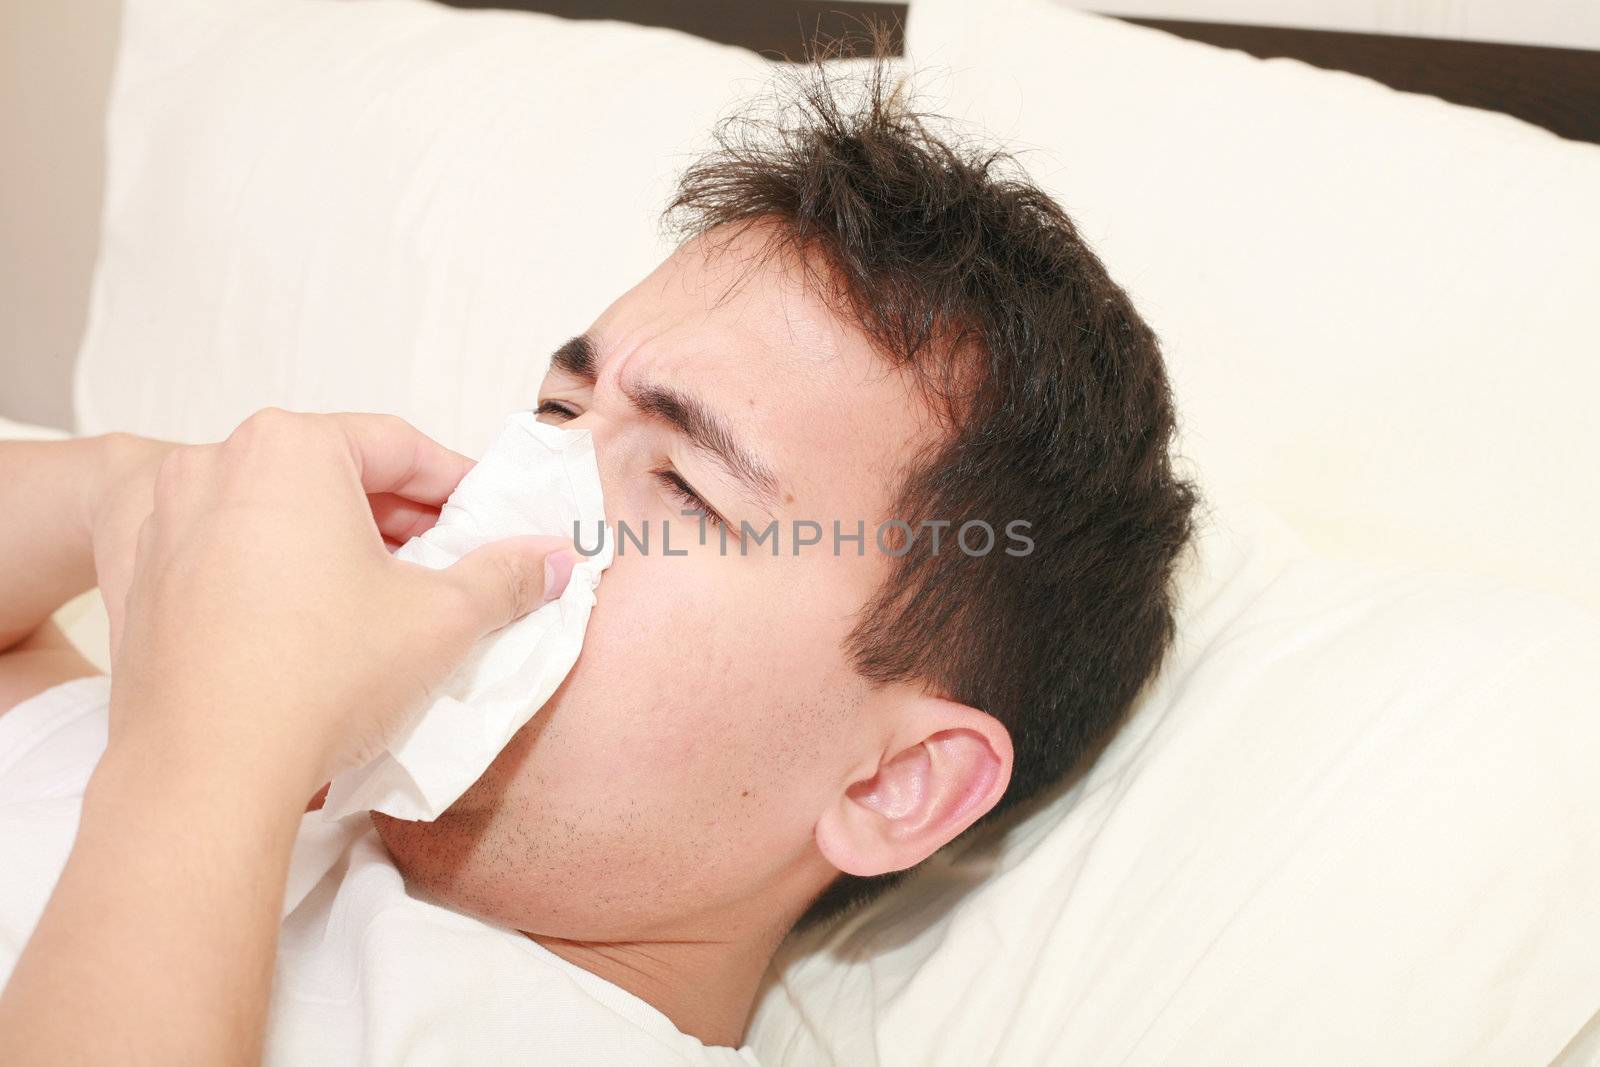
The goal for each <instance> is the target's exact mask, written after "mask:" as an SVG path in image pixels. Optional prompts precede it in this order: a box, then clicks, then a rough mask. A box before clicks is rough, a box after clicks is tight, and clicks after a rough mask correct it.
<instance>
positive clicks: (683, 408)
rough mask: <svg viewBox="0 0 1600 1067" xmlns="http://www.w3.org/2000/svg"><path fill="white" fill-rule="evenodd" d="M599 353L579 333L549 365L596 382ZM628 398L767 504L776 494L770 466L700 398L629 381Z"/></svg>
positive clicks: (579, 378)
mask: <svg viewBox="0 0 1600 1067" xmlns="http://www.w3.org/2000/svg"><path fill="white" fill-rule="evenodd" d="M599 364H600V361H599V357H598V356H597V355H596V352H595V345H594V341H593V340H591V339H590V337H589V335H588V334H579V335H578V336H576V337H574V338H572V339H571V340H569V341H567V342H566V343H565V344H563V345H562V346H561V347H560V348H558V349H556V350H555V352H554V353H553V354H552V355H551V356H550V369H551V370H558V371H560V372H562V373H563V374H566V375H569V376H571V377H573V378H576V379H578V380H579V381H582V382H587V383H589V384H590V385H593V384H594V383H595V381H596V379H597V378H598V377H599ZM626 391H627V395H628V399H629V400H630V401H631V402H632V403H633V406H634V407H636V408H638V409H639V411H640V413H641V414H643V415H646V416H648V417H649V418H653V419H659V420H661V421H662V422H665V423H667V424H668V425H670V426H672V427H674V428H675V429H677V430H678V431H679V432H680V433H682V434H683V435H684V436H685V437H687V438H688V439H689V441H690V443H691V444H693V445H694V446H695V447H696V448H698V449H700V450H701V451H702V452H706V453H708V454H710V455H711V456H712V458H714V459H715V460H717V462H718V463H720V464H721V465H722V466H723V468H724V469H725V470H727V472H728V473H729V474H731V475H732V476H733V477H734V478H736V479H737V480H739V481H740V482H743V483H744V484H745V485H746V486H748V487H749V488H750V490H751V491H752V492H754V493H755V494H756V496H757V498H758V499H759V500H760V501H761V502H762V503H763V504H765V505H766V506H767V507H769V508H770V507H771V506H772V505H773V504H774V503H775V502H776V501H777V499H778V497H779V496H780V495H781V494H780V486H779V483H778V478H777V476H776V475H774V474H773V473H772V470H771V469H770V468H769V467H767V465H766V464H765V463H763V462H761V460H760V459H759V458H757V457H756V456H755V455H753V454H751V453H750V452H749V451H748V450H747V449H745V448H744V447H743V446H742V445H740V444H739V441H738V439H737V438H735V437H734V436H733V433H732V432H731V431H730V430H729V429H728V425H727V423H725V422H723V421H722V419H721V418H719V417H718V416H717V414H716V413H715V412H713V411H712V410H711V409H710V408H708V407H706V406H705V404H703V403H702V402H701V401H700V400H699V398H697V397H693V396H690V395H689V394H687V393H684V392H682V391H681V390H678V389H673V388H671V387H670V386H663V385H650V384H642V385H630V386H628V387H626Z"/></svg>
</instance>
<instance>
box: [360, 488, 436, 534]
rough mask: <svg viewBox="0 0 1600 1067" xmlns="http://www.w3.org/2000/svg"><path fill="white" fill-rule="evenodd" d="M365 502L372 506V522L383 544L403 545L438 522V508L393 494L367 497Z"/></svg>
mask: <svg viewBox="0 0 1600 1067" xmlns="http://www.w3.org/2000/svg"><path fill="white" fill-rule="evenodd" d="M367 502H368V503H369V504H371V505H372V521H373V522H375V523H377V524H378V532H379V533H381V534H382V535H383V539H384V541H385V542H389V541H393V542H396V543H398V544H402V545H403V544H405V543H406V542H407V541H409V540H411V539H412V538H413V537H416V536H417V535H418V534H421V533H423V532H425V531H427V530H430V529H432V528H433V524H434V523H436V522H438V521H439V509H438V508H436V507H432V506H430V505H428V504H419V503H417V502H416V501H415V500H407V499H406V498H405V497H403V496H396V495H395V494H393V493H378V494H376V495H374V496H370V497H368V498H367Z"/></svg>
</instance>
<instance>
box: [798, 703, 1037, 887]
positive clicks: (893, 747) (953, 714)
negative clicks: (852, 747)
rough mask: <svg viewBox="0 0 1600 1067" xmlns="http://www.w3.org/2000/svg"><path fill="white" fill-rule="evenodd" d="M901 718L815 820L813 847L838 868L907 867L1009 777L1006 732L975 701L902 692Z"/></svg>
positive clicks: (988, 803)
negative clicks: (873, 756) (871, 758)
mask: <svg viewBox="0 0 1600 1067" xmlns="http://www.w3.org/2000/svg"><path fill="white" fill-rule="evenodd" d="M896 718H897V719H899V720H900V721H902V722H903V723H904V725H903V726H902V727H901V728H900V730H899V731H898V733H897V735H896V736H895V737H893V738H891V741H890V744H889V745H888V747H887V748H886V749H885V750H884V751H883V752H882V754H881V755H880V756H879V758H878V760H877V762H876V764H874V765H871V766H868V767H865V768H863V769H862V770H861V771H860V772H858V774H857V776H856V777H855V778H854V779H853V780H852V781H851V782H850V784H849V785H848V786H847V787H846V788H845V789H844V791H843V793H842V794H841V795H840V796H839V797H837V798H836V799H835V800H834V801H833V802H832V803H831V804H830V805H829V807H828V809H827V810H826V811H824V812H823V813H822V817H821V818H820V819H818V820H817V830H816V841H817V848H818V849H819V850H820V851H821V852H822V855H823V856H824V857H825V858H826V859H827V860H828V862H829V863H831V864H833V866H834V867H836V868H838V869H839V870H840V871H842V872H843V873H845V874H855V875H862V876H870V875H874V874H885V873H888V872H889V871H899V870H904V869H906V868H907V867H914V866H916V865H917V864H918V863H921V862H922V861H923V860H925V859H927V858H928V857H929V856H931V855H932V854H933V853H934V852H936V851H938V850H939V848H941V847H942V846H943V845H945V844H946V843H947V842H949V841H950V840H951V839H953V838H954V837H955V836H956V835H957V834H959V833H961V831H963V830H965V829H966V828H967V827H968V826H971V825H972V824H973V823H974V822H976V821H977V820H978V818H979V817H980V816H982V815H983V814H984V813H985V812H986V811H988V810H989V809H990V808H992V807H994V805H995V802H996V801H998V800H999V799H1000V796H1001V794H1003V793H1004V792H1005V790H1006V785H1007V783H1009V782H1010V781H1011V735H1010V734H1009V733H1007V732H1006V728H1005V727H1004V726H1002V725H1001V724H1000V722H999V720H997V719H995V718H994V717H992V716H990V715H986V714H984V713H983V712H981V711H978V710H977V709H976V708H970V707H968V706H966V705H965V704H957V703H956V702H954V701H950V700H941V699H939V698H938V697H929V696H923V695H921V694H917V695H914V696H910V697H908V698H907V703H906V705H905V706H904V707H903V713H902V714H901V715H897V716H896Z"/></svg>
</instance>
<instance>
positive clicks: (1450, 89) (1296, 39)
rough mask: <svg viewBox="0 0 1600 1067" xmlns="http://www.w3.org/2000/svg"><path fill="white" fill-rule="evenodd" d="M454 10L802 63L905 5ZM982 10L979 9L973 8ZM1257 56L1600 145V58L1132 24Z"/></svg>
mask: <svg viewBox="0 0 1600 1067" xmlns="http://www.w3.org/2000/svg"><path fill="white" fill-rule="evenodd" d="M446 2H447V3H451V4H453V5H454V6H456V7H493V8H513V9H516V10H519V11H543V12H547V13H549V14H553V15H561V16H563V17H565V18H576V19H620V20H622V21H625V22H634V23H639V24H641V25H645V26H666V27H670V28H672V29H676V30H683V31H685V32H686V33H692V34H694V35H695V36H697V37H704V38H706V39H708V40H712V41H718V42H721V43H723V44H733V45H740V46H742V47H745V48H750V49H753V50H755V51H757V52H760V53H762V54H764V55H767V56H769V57H770V58H773V59H785V58H797V57H801V56H804V55H805V45H806V42H807V41H808V40H809V39H811V38H812V37H813V36H814V35H816V34H818V33H822V34H825V35H827V36H829V37H838V36H841V35H844V34H847V33H848V32H849V31H857V32H859V30H860V27H861V19H863V18H870V19H874V20H876V21H879V22H883V23H887V24H889V25H892V26H894V27H896V28H897V29H898V28H899V27H902V26H903V25H904V23H905V19H906V5H905V4H903V3H901V4H892V3H849V4H841V3H839V0H446ZM969 2H972V3H981V2H982V0H969ZM1126 21H1128V22H1134V23H1138V24H1139V25H1141V26H1151V27H1154V28H1155V29H1158V30H1162V31H1164V32H1167V33H1173V34H1177V35H1178V36H1179V37H1187V38H1189V39H1191V40H1195V41H1203V42H1205V43H1206V44H1213V45H1219V46H1221V47H1223V48H1237V49H1239V50H1241V51H1244V52H1249V53H1250V54H1251V55H1255V56H1261V57H1268V56H1286V57H1289V58H1292V59H1299V60H1303V61H1305V62H1307V63H1310V64H1312V65H1313V66H1318V67H1325V68H1328V69H1330V70H1345V71H1349V72H1351V73H1352V74H1360V75H1363V76H1365V77H1368V78H1372V79H1374V80H1375V81H1380V82H1383V83H1384V84H1386V85H1391V86H1393V87H1394V88H1396V89H1403V90H1405V91H1407V92H1413V93H1428V94H1431V95H1433V96H1437V97H1441V98H1443V99H1445V100H1449V101H1452V102H1454V103H1457V104H1466V105H1468V106H1469V107H1478V108H1487V109H1489V110H1492V111H1503V112H1505V113H1506V114H1508V115H1515V116H1517V117H1518V118H1520V119H1525V120H1527V121H1528V122H1532V123H1534V124H1536V125H1539V126H1543V127H1545V128H1546V129H1549V130H1553V131H1555V132H1556V133H1558V134H1560V135H1561V136H1563V137H1569V138H1572V139H1573V140H1577V141H1592V142H1595V143H1597V144H1600V52H1593V51H1586V50H1582V49H1576V48H1538V47H1533V46H1530V45H1515V44H1485V43H1481V42H1477V41H1444V40H1436V39H1434V38H1428V37H1398V36H1390V35H1387V34H1375V33H1334V32H1330V31H1325V30H1296V29H1282V28H1279V27H1272V26H1236V25H1226V24H1223V23H1217V22H1177V21H1172V20H1169V19H1132V18H1130V19H1127V20H1126Z"/></svg>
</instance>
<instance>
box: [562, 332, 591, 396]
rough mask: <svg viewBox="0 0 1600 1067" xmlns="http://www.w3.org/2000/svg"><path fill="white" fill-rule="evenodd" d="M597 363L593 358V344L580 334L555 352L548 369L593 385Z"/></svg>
mask: <svg viewBox="0 0 1600 1067" xmlns="http://www.w3.org/2000/svg"><path fill="white" fill-rule="evenodd" d="M598 364H599V361H598V360H597V359H596V358H595V354H594V342H593V341H591V340H589V335H588V334H585V333H580V334H579V335H578V336H576V337H574V338H573V339H572V340H570V341H568V342H567V343H566V344H564V345H562V346H561V347H560V348H558V349H556V350H555V353H554V354H553V355H552V356H551V357H550V368H551V369H552V370H558V371H561V372H562V373H563V374H570V375H571V376H572V377H574V378H577V379H579V380H580V381H585V382H588V383H589V384H590V385H593V384H594V381H595V378H596V377H597V375H598Z"/></svg>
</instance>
